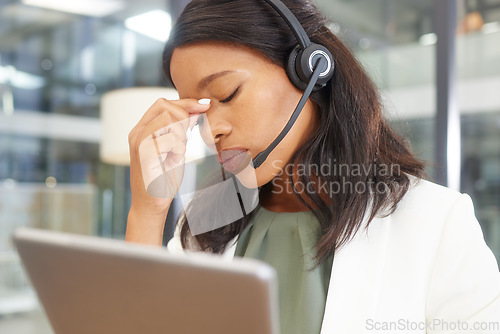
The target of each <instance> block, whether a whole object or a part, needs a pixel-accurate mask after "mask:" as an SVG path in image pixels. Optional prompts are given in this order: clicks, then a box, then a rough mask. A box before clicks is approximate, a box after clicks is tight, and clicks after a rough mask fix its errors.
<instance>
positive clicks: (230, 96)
mask: <svg viewBox="0 0 500 334" xmlns="http://www.w3.org/2000/svg"><path fill="white" fill-rule="evenodd" d="M239 91H240V87H238V88H236V90H235V91H234V92H233V93H232V94H231V95H229V97H228V98H226V99H224V100H222V101H220V103H228V102H229V101H231V100H232V99H234V97H235V96H236V95H237V94H238V92H239Z"/></svg>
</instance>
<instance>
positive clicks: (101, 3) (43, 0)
mask: <svg viewBox="0 0 500 334" xmlns="http://www.w3.org/2000/svg"><path fill="white" fill-rule="evenodd" d="M22 2H23V4H25V5H29V6H36V7H42V8H47V9H52V10H57V11H60V12H67V13H71V14H78V15H86V16H95V17H103V16H106V15H109V14H112V13H115V12H117V11H119V10H121V9H123V8H124V7H125V6H124V4H123V2H122V1H121V0H85V1H75V0H22Z"/></svg>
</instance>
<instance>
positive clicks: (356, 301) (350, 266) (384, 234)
mask: <svg viewBox="0 0 500 334" xmlns="http://www.w3.org/2000/svg"><path fill="white" fill-rule="evenodd" d="M390 217H391V216H388V217H385V218H378V217H375V218H374V219H373V221H372V222H371V223H370V226H369V228H368V232H369V233H368V235H367V233H366V230H365V229H364V226H365V224H364V223H363V224H362V226H361V228H360V229H359V231H358V233H356V235H355V236H354V238H353V239H352V240H351V241H350V242H348V243H347V245H345V246H344V247H343V248H341V249H340V250H339V251H338V252H337V253H336V254H335V257H334V259H333V265H332V273H331V276H330V285H329V287H328V294H327V297H326V305H325V312H324V317H323V323H322V326H321V334H331V333H362V332H364V331H365V330H366V321H367V320H368V319H370V318H373V315H374V311H375V310H376V306H377V300H378V298H379V296H378V293H379V291H380V287H381V284H382V279H383V273H384V263H385V259H386V252H387V241H388V238H389V233H390V221H391V218H390ZM236 245H237V242H236V237H235V238H234V239H233V240H232V241H231V242H230V243H229V247H228V248H226V250H225V251H224V253H223V254H222V256H223V257H224V258H226V259H228V260H231V259H232V258H233V257H234V253H235V250H236Z"/></svg>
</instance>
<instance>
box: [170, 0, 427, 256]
mask: <svg viewBox="0 0 500 334" xmlns="http://www.w3.org/2000/svg"><path fill="white" fill-rule="evenodd" d="M282 2H283V3H284V4H285V5H286V6H287V7H288V8H289V9H290V10H291V11H292V13H293V14H294V15H295V16H296V17H297V19H298V20H299V22H300V23H301V24H302V26H303V27H304V29H305V31H306V33H307V34H308V35H309V37H310V39H311V41H312V42H314V43H318V44H322V45H324V46H325V47H326V48H328V49H329V50H330V52H331V53H332V55H333V58H334V62H335V72H334V75H333V78H332V79H331V80H330V82H329V83H328V84H327V86H326V87H325V88H323V89H321V90H319V91H317V92H313V93H312V94H311V97H310V99H311V100H312V102H313V103H314V104H315V106H316V113H317V119H318V122H317V124H318V127H317V129H316V131H315V133H314V134H313V135H312V136H311V138H310V139H309V140H308V141H307V142H304V143H303V145H302V146H301V147H300V148H299V149H298V150H297V152H295V154H294V156H293V158H292V160H291V161H290V163H292V164H297V163H300V164H301V166H302V167H304V166H309V167H311V168H310V170H312V171H314V173H312V174H309V173H301V175H300V176H298V178H297V179H296V180H293V179H292V177H291V176H290V181H291V182H292V184H295V185H296V184H298V183H299V182H300V183H301V184H302V185H307V184H310V183H311V182H314V181H317V180H318V179H319V180H322V182H323V183H326V184H330V185H341V186H342V185H343V188H342V187H341V188H340V189H344V190H345V186H346V185H347V186H349V185H350V187H351V188H350V189H347V190H348V191H335V192H334V193H332V192H330V193H329V198H325V197H324V196H320V194H319V193H318V192H316V190H315V189H310V187H307V189H304V191H298V190H297V189H295V187H294V191H295V194H296V195H297V197H298V198H299V199H300V201H301V202H302V203H304V205H305V206H306V207H308V208H309V209H310V210H311V211H313V213H314V215H315V216H316V217H317V219H318V221H319V223H320V225H321V231H322V235H321V237H320V239H319V240H318V242H317V244H316V254H315V258H314V259H315V260H316V264H317V265H319V264H320V263H321V262H322V261H324V260H325V259H326V258H328V257H329V256H333V254H334V253H335V252H336V251H337V250H338V249H339V248H340V247H342V246H343V245H345V244H346V243H347V242H348V241H349V240H351V239H352V237H353V236H354V234H355V233H357V231H358V230H359V228H360V226H361V225H362V223H363V221H364V219H366V222H367V224H366V227H367V228H368V225H369V223H370V222H371V221H372V220H373V218H374V217H375V216H377V215H378V214H380V215H388V214H390V213H392V212H394V210H395V209H396V207H397V204H398V203H399V201H400V200H401V199H402V198H403V196H404V195H405V194H406V192H407V191H408V189H409V187H410V183H411V180H410V178H409V176H408V175H414V176H416V177H422V176H423V175H424V167H425V166H424V163H423V162H421V161H419V160H417V159H416V158H415V157H414V155H413V154H412V152H411V150H410V149H409V147H408V145H407V143H406V142H405V140H404V139H403V138H401V137H400V136H398V135H397V134H396V133H395V132H394V131H393V130H392V129H391V128H390V127H389V125H388V124H387V122H386V120H385V119H384V118H383V116H382V106H381V102H380V99H379V94H378V90H377V88H376V87H375V85H374V84H373V82H372V81H371V80H370V78H369V77H368V76H367V74H366V73H365V71H364V70H363V68H362V66H361V65H360V64H359V62H358V61H357V60H356V58H355V57H354V55H353V54H352V53H351V52H350V51H349V50H348V49H347V48H346V46H344V44H343V43H342V42H341V41H340V40H339V39H338V38H337V37H336V36H335V35H334V34H333V33H332V32H331V31H330V30H329V29H328V27H327V24H328V21H327V20H326V18H325V17H324V16H323V15H322V14H321V13H320V12H319V11H318V9H317V8H316V7H315V6H314V5H313V4H312V3H311V2H310V1H308V0H282ZM210 41H221V42H228V43H232V44H234V45H243V46H246V47H250V48H252V49H254V50H257V51H259V52H260V53H262V54H263V55H265V56H266V57H267V58H268V59H269V60H271V61H272V62H273V63H274V64H276V65H279V66H281V67H285V64H286V59H287V57H288V55H289V53H290V51H291V50H292V49H293V48H294V47H295V46H296V45H297V44H298V43H297V40H296V38H295V37H294V35H293V33H292V32H291V30H290V29H289V27H288V26H287V25H286V23H285V22H284V21H283V19H282V18H281V17H280V16H279V14H278V13H277V12H276V11H275V10H274V9H272V8H271V7H270V6H269V5H268V4H267V3H266V2H265V1H264V0H192V1H191V2H190V3H189V4H188V5H187V6H186V8H185V9H184V11H183V12H182V14H181V15H180V17H179V18H178V20H177V22H176V24H175V26H174V28H173V30H172V32H171V35H170V39H169V41H168V42H167V44H166V46H165V50H164V53H163V69H164V72H165V75H166V76H167V78H168V79H170V81H172V80H171V76H170V60H171V57H172V53H173V50H174V49H175V48H177V47H180V46H184V45H189V44H194V43H199V42H210ZM200 61H203V59H202V58H200ZM317 166H330V167H335V168H338V167H339V166H340V167H342V166H344V173H340V172H335V173H332V172H331V169H330V170H329V172H325V171H324V168H317ZM340 170H342V168H340ZM355 170H356V171H357V172H354V171H355ZM394 170H396V171H397V172H396V173H394ZM383 171H385V172H383ZM271 183H272V182H270V183H268V184H266V185H264V186H262V187H261V188H260V189H259V191H260V195H261V196H264V195H265V194H266V193H269V191H271ZM356 185H357V186H358V187H357V188H356V189H354V188H353V186H356ZM360 185H364V186H365V187H361V186H360ZM337 188H338V187H337ZM362 188H363V189H364V191H359V190H361V189H362ZM381 189H383V191H381ZM215 198H216V196H214V200H215ZM310 204H313V206H311V205H310ZM186 210H189V207H188V208H186ZM251 216H252V212H250V213H248V214H247V215H246V216H245V217H243V218H242V219H239V220H237V221H235V222H233V223H232V224H229V225H226V226H224V227H221V228H218V229H216V230H213V231H210V232H206V233H203V234H198V235H196V236H192V234H191V233H190V229H189V224H187V219H186V215H185V214H181V216H180V217H179V221H178V222H177V223H178V224H182V226H181V243H182V246H183V247H184V248H193V247H196V248H197V249H198V250H201V251H206V252H211V253H222V252H224V250H225V249H226V247H227V245H228V244H229V242H230V241H231V240H232V239H234V238H235V237H237V236H239V235H240V234H241V232H242V231H243V230H244V229H245V227H246V226H247V224H248V222H249V220H250V218H251Z"/></svg>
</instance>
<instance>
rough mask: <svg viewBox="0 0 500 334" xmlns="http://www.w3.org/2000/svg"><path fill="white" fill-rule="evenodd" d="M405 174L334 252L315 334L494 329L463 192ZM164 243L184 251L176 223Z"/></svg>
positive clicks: (494, 314)
mask: <svg viewBox="0 0 500 334" xmlns="http://www.w3.org/2000/svg"><path fill="white" fill-rule="evenodd" d="M412 180H413V185H412V187H411V188H410V190H409V191H408V192H407V194H406V195H405V196H404V198H403V200H402V201H401V202H400V203H399V205H398V207H397V209H396V211H395V212H394V213H392V214H391V215H389V216H387V217H376V218H375V219H374V220H373V221H372V222H371V223H370V225H369V228H368V230H365V229H364V228H363V229H360V230H359V231H358V233H357V234H356V235H355V236H354V238H353V239H352V240H351V241H350V242H349V243H348V244H346V245H345V246H344V247H343V248H341V249H340V250H339V251H338V252H337V253H336V254H335V257H334V262H333V266H332V273H331V278H330V285H329V289H328V295H327V299H326V306H325V313H324V316H323V323H322V328H321V334H347V333H394V334H396V333H404V334H406V333H450V334H451V333H460V334H462V333H464V334H465V333H475V334H477V333H483V334H492V333H500V273H499V270H498V265H497V262H496V260H495V256H494V255H493V253H492V251H491V250H490V249H489V248H488V246H487V245H486V243H485V241H484V238H483V234H482V231H481V227H480V225H479V223H478V221H477V219H476V218H475V215H474V209H473V205H472V201H471V199H470V197H469V196H468V195H466V194H460V193H458V192H455V191H452V190H450V189H448V188H445V187H442V186H439V185H437V184H434V183H431V182H428V181H425V180H417V179H415V178H412ZM365 223H366V219H365ZM366 231H367V232H366ZM229 245H231V246H230V247H229V246H228V248H227V250H226V251H225V252H224V254H223V256H224V257H226V258H228V259H231V258H233V257H234V251H235V248H236V238H235V239H234V240H233V242H231V243H230V244H229ZM167 247H168V249H169V250H170V251H172V252H185V251H184V250H183V249H182V247H181V245H180V238H179V229H176V231H175V233H174V237H173V238H172V239H171V240H170V241H169V243H168V245H167ZM283 334H286V333H283Z"/></svg>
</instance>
